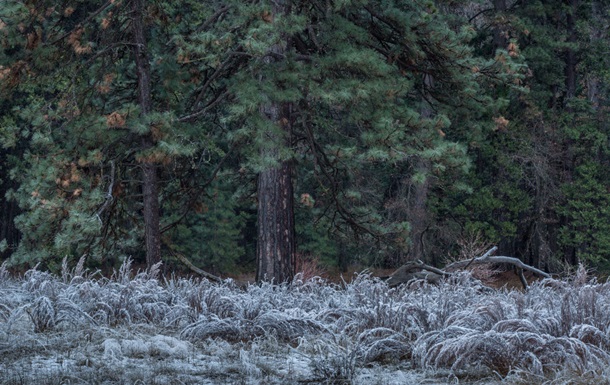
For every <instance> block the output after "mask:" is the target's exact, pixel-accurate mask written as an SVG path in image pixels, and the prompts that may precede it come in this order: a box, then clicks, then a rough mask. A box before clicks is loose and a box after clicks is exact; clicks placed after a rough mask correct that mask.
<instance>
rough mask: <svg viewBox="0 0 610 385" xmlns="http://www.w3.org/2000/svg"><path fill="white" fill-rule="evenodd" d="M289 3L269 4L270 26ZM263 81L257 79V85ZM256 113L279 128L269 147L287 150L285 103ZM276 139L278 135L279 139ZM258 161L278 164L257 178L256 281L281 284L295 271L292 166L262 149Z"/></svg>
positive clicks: (276, 49)
mask: <svg viewBox="0 0 610 385" xmlns="http://www.w3.org/2000/svg"><path fill="white" fill-rule="evenodd" d="M289 3H290V2H289V1H288V0H278V1H276V2H274V3H273V7H272V14H271V15H268V19H269V20H270V21H271V22H274V21H275V20H276V16H277V15H285V14H287V13H288V12H289V8H290V4H289ZM288 44H289V38H288V37H287V36H283V37H282V39H281V41H280V42H279V43H277V44H275V45H273V46H272V47H271V48H270V50H269V51H270V53H273V54H274V55H267V56H265V58H264V59H263V60H264V62H265V64H267V65H272V63H273V62H274V61H275V60H281V59H277V58H278V57H279V58H281V57H283V56H284V54H285V53H286V50H287V46H288ZM263 81H265V79H261V82H263ZM260 113H261V114H262V115H263V117H264V118H265V119H267V120H269V121H270V123H271V124H278V125H280V126H281V132H280V133H279V134H277V133H271V134H270V137H269V141H270V143H275V144H276V145H277V146H290V135H291V131H292V123H291V116H290V105H289V104H288V103H278V102H270V103H269V104H267V105H264V106H262V107H261V110H260ZM278 135H281V137H279V136H278ZM261 157H263V158H267V159H274V160H276V161H278V165H277V166H276V167H273V168H270V169H267V170H264V171H262V172H260V174H259V175H258V190H257V196H258V218H257V220H258V242H257V250H256V258H257V269H256V280H257V282H261V281H273V282H275V283H282V282H287V281H290V280H292V277H293V276H294V271H295V253H296V246H295V228H294V208H293V207H294V195H293V188H292V164H291V162H290V161H288V160H281V159H280V151H279V148H277V147H274V148H269V147H266V148H263V149H262V150H261Z"/></svg>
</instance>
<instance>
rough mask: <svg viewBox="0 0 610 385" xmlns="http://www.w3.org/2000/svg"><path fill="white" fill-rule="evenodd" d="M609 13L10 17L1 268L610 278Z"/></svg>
mask: <svg viewBox="0 0 610 385" xmlns="http://www.w3.org/2000/svg"><path fill="white" fill-rule="evenodd" d="M609 10H610V2H609V1H605V0H562V1H555V0H539V1H520V0H491V1H489V0H484V1H462V2H455V1H449V0H436V1H428V0H426V1H424V0H414V1H411V0H409V1H406V0H394V1H378V0H377V1H375V0H370V1H333V0H331V1H309V0H308V1H301V0H276V1H252V2H242V1H236V0H226V1H221V0H206V1H195V0H183V1H180V2H176V1H165V0H159V1H155V2H145V1H142V0H111V1H106V0H103V1H102V0H91V1H86V2H83V1H77V0H63V1H59V2H58V1H50V0H40V1H30V0H22V1H13V2H3V3H2V7H0V43H1V49H0V253H1V259H2V260H7V261H8V263H9V264H10V265H13V266H21V267H23V268H27V267H32V266H34V265H36V264H38V263H40V264H41V266H42V267H44V268H48V269H50V270H57V269H59V268H60V265H61V261H62V260H63V258H64V257H68V259H69V260H71V261H72V262H74V263H75V262H76V261H77V260H79V259H80V258H81V257H82V256H86V258H87V264H88V265H89V266H90V267H96V268H102V269H108V270H110V269H112V268H115V267H117V266H119V265H120V263H121V261H123V260H125V258H127V257H130V258H133V259H134V260H135V261H137V262H139V263H141V264H142V265H144V264H146V266H148V267H152V266H153V265H155V264H156V263H157V262H159V261H161V260H162V261H163V262H164V264H165V265H166V266H168V268H172V269H173V268H175V269H179V268H182V266H184V265H183V263H182V262H181V261H182V260H183V259H184V257H186V258H188V261H190V262H191V263H192V264H193V265H194V266H196V267H197V268H200V269H203V270H205V271H207V272H210V273H212V274H215V275H220V276H223V275H227V274H237V273H247V272H253V271H256V278H257V280H258V281H264V280H274V281H277V282H281V281H286V280H290V279H291V277H292V276H293V275H294V273H295V271H296V270H299V269H303V268H304V267H307V266H309V267H311V266H315V267H321V268H326V269H337V270H338V271H343V270H346V269H347V268H348V266H351V265H358V266H375V267H385V268H391V267H397V266H400V265H402V264H404V263H407V262H409V261H423V262H425V263H426V264H429V265H431V266H442V265H444V264H446V263H447V262H448V261H452V260H455V259H460V258H462V259H465V258H473V257H476V256H480V255H482V254H483V252H485V251H486V250H487V249H489V247H490V246H491V245H498V246H499V252H500V253H501V255H508V256H512V257H516V258H519V259H520V260H521V261H523V262H524V263H526V264H528V265H530V266H533V267H535V268H538V269H541V270H543V271H546V272H555V271H559V270H561V269H563V268H564V267H565V265H566V264H567V265H572V266H576V265H577V264H578V263H579V262H583V263H585V264H587V265H588V266H592V267H595V268H596V269H597V270H598V271H600V272H608V271H610V173H608V169H609V164H610V151H609V149H610V147H609V143H608V135H609V133H610V128H609V127H608V124H609V123H608V122H609V121H610V119H608V115H607V114H608V107H609V99H608V95H609V86H610V77H609V75H610V73H609V72H608V69H609V68H610V63H608V61H609V60H610V55H609V54H608V47H610V36H609V34H608V27H609V24H610V23H609V21H610V19H609V15H608V11H609Z"/></svg>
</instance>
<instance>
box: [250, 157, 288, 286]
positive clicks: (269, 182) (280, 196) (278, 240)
mask: <svg viewBox="0 0 610 385" xmlns="http://www.w3.org/2000/svg"><path fill="white" fill-rule="evenodd" d="M291 168H292V167H291V165H290V163H289V162H287V161H284V162H282V163H281V165H280V166H279V167H276V168H272V169H269V170H266V171H263V172H261V173H260V174H259V176H258V192H257V193H258V243H257V270H256V280H257V281H258V282H261V281H271V280H272V281H273V282H276V283H281V282H286V281H290V280H291V279H292V277H293V276H294V269H295V251H296V246H295V234H294V211H293V200H294V199H293V191H292V169H291Z"/></svg>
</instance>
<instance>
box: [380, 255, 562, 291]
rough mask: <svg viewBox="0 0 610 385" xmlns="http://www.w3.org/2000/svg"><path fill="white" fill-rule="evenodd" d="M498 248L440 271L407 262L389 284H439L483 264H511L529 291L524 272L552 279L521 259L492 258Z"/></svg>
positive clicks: (414, 262) (394, 273) (424, 265)
mask: <svg viewBox="0 0 610 385" xmlns="http://www.w3.org/2000/svg"><path fill="white" fill-rule="evenodd" d="M496 250H497V247H495V246H494V247H493V248H491V249H490V250H489V251H487V252H486V253H485V254H483V255H482V256H480V257H476V258H472V259H469V260H464V261H457V262H453V263H451V264H449V265H447V266H445V268H444V269H439V268H436V267H433V266H430V265H427V264H425V263H423V262H422V261H411V262H407V263H405V264H404V265H402V266H401V267H399V268H398V269H397V270H396V271H394V272H393V273H392V274H391V275H390V276H389V278H388V280H387V283H388V285H390V287H395V286H399V285H401V284H404V283H408V282H410V281H413V280H418V279H424V280H427V281H428V282H431V283H437V282H438V281H439V280H440V279H441V278H443V277H448V276H451V275H453V272H454V271H457V270H465V269H467V268H469V267H471V266H473V265H481V264H509V265H512V266H514V268H515V274H517V276H518V277H519V280H520V281H521V284H522V285H523V288H524V289H525V290H527V288H528V283H527V279H526V278H525V275H524V273H523V271H524V270H526V271H530V272H532V273H534V274H536V275H538V276H541V277H544V278H551V276H550V275H549V274H548V273H546V272H544V271H542V270H540V269H537V268H535V267H533V266H530V265H527V264H525V263H523V262H522V261H521V260H520V259H518V258H514V257H507V256H492V255H491V254H493V253H494V252H495V251H496Z"/></svg>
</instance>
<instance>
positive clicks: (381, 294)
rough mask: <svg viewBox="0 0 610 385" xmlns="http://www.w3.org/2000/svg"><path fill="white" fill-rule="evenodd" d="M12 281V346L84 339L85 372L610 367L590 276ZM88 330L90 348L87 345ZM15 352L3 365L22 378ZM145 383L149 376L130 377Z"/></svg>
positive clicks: (1, 342) (68, 276)
mask: <svg viewBox="0 0 610 385" xmlns="http://www.w3.org/2000/svg"><path fill="white" fill-rule="evenodd" d="M3 279H5V284H3V286H2V287H0V290H1V291H2V296H0V321H1V322H0V350H1V351H2V352H6V351H10V352H21V353H19V354H21V355H27V354H30V353H28V352H32V351H35V350H36V349H35V348H32V347H31V346H37V345H36V344H32V341H39V343H40V344H46V345H45V346H44V350H45V351H53V349H61V346H69V347H70V346H71V348H70V349H81V350H79V352H78V354H76V353H70V356H74V355H76V356H78V355H79V354H80V356H79V357H81V358H79V359H78V361H77V362H83V363H86V365H85V367H89V366H87V365H91V362H102V364H98V365H111V363H112V362H114V363H117V362H127V361H129V362H131V361H133V360H136V361H138V360H140V361H146V360H149V361H146V362H153V361H151V360H155V359H156V360H158V359H160V358H163V360H171V361H172V362H174V361H180V360H186V361H189V362H194V363H192V364H188V365H186V364H184V365H177V366H175V368H174V369H172V368H170V367H169V366H167V365H170V364H169V361H167V362H166V361H160V362H165V363H164V364H163V365H166V366H164V367H163V368H160V369H158V370H160V371H161V372H163V371H164V370H165V371H169V372H171V373H185V372H187V371H189V370H192V371H193V372H197V370H200V371H203V372H205V373H213V375H214V376H216V377H215V378H214V379H213V380H212V382H214V381H216V382H223V381H224V382H228V383H234V382H235V381H238V380H239V381H242V380H243V379H244V378H251V379H255V381H260V382H261V383H265V382H268V383H286V382H291V381H292V379H293V378H294V379H296V380H298V381H304V382H308V381H309V382H311V381H318V382H321V383H329V384H330V383H336V384H345V383H357V381H358V380H357V379H358V378H371V376H373V377H374V375H373V373H375V372H374V370H376V369H374V368H379V370H380V372H379V373H384V372H387V373H391V372H392V370H394V369H396V368H402V369H400V370H406V369H404V368H405V367H408V368H409V369H408V370H410V371H420V372H422V373H427V375H428V376H434V375H435V373H439V375H441V373H444V374H443V376H444V377H443V378H445V379H446V378H447V376H457V377H458V378H460V377H461V376H467V377H468V376H469V377H472V376H475V378H478V379H480V380H481V381H483V382H485V381H486V380H484V379H486V378H488V379H492V378H493V379H494V381H495V380H497V379H501V380H503V381H506V382H507V383H511V381H513V382H515V383H528V384H530V383H540V384H543V383H568V382H570V381H571V379H574V378H586V379H587V381H588V383H593V382H599V381H600V379H603V378H606V376H607V375H608V374H610V373H609V371H608V367H610V339H609V337H608V336H610V313H609V312H608V311H607V309H608V308H610V284H608V283H598V282H595V281H592V280H584V279H583V278H582V277H580V278H578V280H575V279H573V278H570V279H568V280H566V281H561V282H560V281H552V280H545V281H541V282H538V283H535V284H533V285H531V287H530V288H529V290H527V291H509V290H505V289H502V290H492V289H489V288H485V287H483V286H482V285H481V284H480V283H479V282H477V281H476V280H473V279H472V277H471V275H470V274H468V273H465V274H456V275H455V276H453V277H451V278H449V279H446V280H443V281H441V282H440V283H439V284H438V285H432V284H429V283H427V282H421V283H420V284H418V285H416V286H400V287H396V288H389V287H388V285H387V284H386V283H385V282H383V281H381V280H379V279H377V278H374V277H371V276H370V274H366V273H365V274H359V275H356V276H355V277H354V279H353V280H351V281H350V282H344V283H343V284H340V285H337V284H331V283H327V282H325V281H324V280H323V279H321V278H318V277H315V278H312V279H309V280H304V279H302V277H301V278H299V279H298V280H295V281H294V282H292V283H291V284H290V285H288V284H285V285H272V284H269V283H264V284H260V285H250V286H247V287H245V288H239V287H237V286H236V285H235V284H233V283H232V282H231V281H227V282H224V283H211V282H209V281H207V280H205V279H178V278H168V279H161V278H160V277H159V276H158V269H157V271H154V270H153V271H151V272H135V273H134V272H133V271H132V269H131V261H130V260H127V261H125V263H124V264H123V266H122V267H121V268H120V269H119V271H117V272H116V273H115V274H114V275H113V276H111V277H110V278H104V277H101V276H100V275H99V274H97V273H93V274H91V273H89V272H87V271H85V270H84V269H83V268H82V266H80V264H77V265H76V267H74V268H72V269H71V268H69V266H68V265H67V263H65V264H64V266H63V267H62V273H61V274H60V275H59V276H55V275H52V274H49V273H46V272H42V271H39V270H36V269H33V270H30V271H28V272H27V273H26V274H25V275H24V276H23V278H19V279H14V278H9V277H5V278H3ZM83 333H85V334H84V335H83ZM70 336H74V337H70ZM70 338H73V339H74V341H78V342H71V343H70V342H69V341H70ZM83 338H84V341H91V342H86V343H85V345H84V347H83V348H74V346H77V347H78V346H81V344H82V342H83ZM64 339H66V342H65V343H64V342H63V340H64ZM40 341H51V342H40ZM52 341H55V342H52ZM26 343H27V344H28V345H27V347H26ZM87 343H89V344H93V345H94V346H92V347H87ZM50 344H57V347H53V346H52V345H50ZM66 344H67V345H66ZM3 354H4V353H3ZM11 354H12V355H10V356H7V357H9V359H8V360H5V361H6V362H7V363H3V365H5V366H4V367H3V368H4V369H7V370H8V369H11V368H13V369H11V370H13V371H12V372H11V373H19V372H21V371H22V370H21V369H18V368H16V366H11V365H17V362H18V358H14V360H13V361H11V358H10V357H13V356H15V357H17V355H16V353H11ZM54 354H55V355H58V354H60V353H58V352H56V353H54ZM92 354H93V355H95V354H97V355H99V357H98V358H96V357H95V356H93V357H90V356H91V355H92ZM202 355H205V358H197V357H199V356H202ZM24 360H26V361H25V362H32V359H31V358H29V357H28V358H24ZM96 360H97V361H96ZM126 360H127V361H126ZM130 360H131V361H130ZM224 362H228V363H224ZM133 365H135V363H134V364H133ZM198 365H199V366H198ZM43 366H44V365H43ZM170 366H171V365H170ZM41 367H42V366H41ZM197 368H200V369H197ZM202 368H204V369H202ZM392 368H394V369H392ZM64 369H65V367H62V370H64ZM28 370H30V371H34V372H35V369H32V368H30V369H28ZM75 370H76V369H75ZM78 370H85V369H84V367H83V368H82V369H78ZM155 370H157V369H155ZM396 370H398V369H396ZM98 372H99V370H98ZM96 373H97V372H96ZM100 373H101V372H100ZM197 373H199V372H197ZM114 375H116V373H115V374H114ZM198 375H200V374H198ZM198 375H196V374H193V376H194V377H193V378H197V376H198ZM41 376H42V374H41ZM0 377H1V375H0ZM119 377H120V376H119ZM134 378H144V379H143V380H142V381H144V382H146V381H150V377H138V376H135V375H134V376H132V377H122V380H121V381H123V382H130V381H131V382H133V381H135V379H134ZM168 378H169V377H168ZM185 378H186V377H185ZM272 379H274V380H272ZM31 380H32V381H34V380H35V379H31ZM117 381H119V380H117ZM189 381H190V380H188V379H184V380H183V382H185V383H197V381H196V380H193V381H192V382H189ZM384 381H385V380H384ZM384 381H381V382H380V383H391V379H388V380H387V381H385V382H384ZM34 382H35V381H34ZM93 382H95V381H93ZM119 382H120V381H119ZM439 382H442V381H440V380H439ZM583 383H587V382H583ZM600 383H602V382H600Z"/></svg>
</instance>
